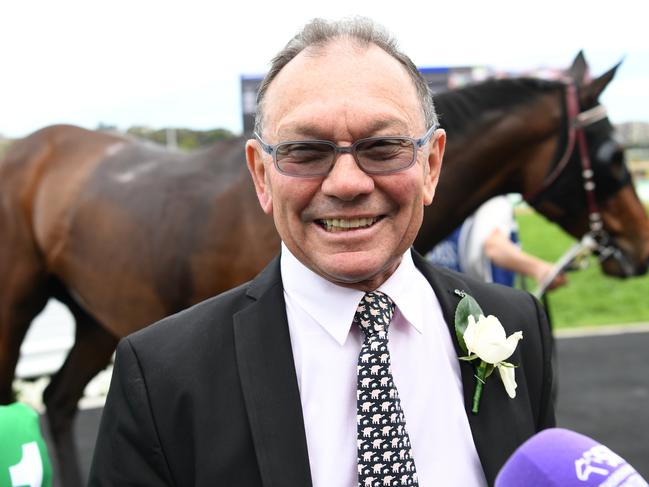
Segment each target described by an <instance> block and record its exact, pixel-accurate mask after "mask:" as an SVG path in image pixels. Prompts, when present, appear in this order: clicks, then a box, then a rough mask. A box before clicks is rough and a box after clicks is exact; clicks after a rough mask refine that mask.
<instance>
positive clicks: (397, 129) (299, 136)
mask: <svg viewBox="0 0 649 487" xmlns="http://www.w3.org/2000/svg"><path fill="white" fill-rule="evenodd" d="M380 132H389V135H409V134H408V133H407V132H408V126H407V124H406V123H405V122H403V121H401V120H395V119H388V120H386V119H383V120H376V121H374V122H372V123H371V124H370V125H368V126H367V127H364V128H363V134H362V135H360V136H359V138H364V137H372V136H373V135H376V134H378V133H380ZM277 135H278V137H279V138H280V140H306V139H314V140H318V139H319V140H329V139H330V137H331V134H330V132H329V131H328V130H327V129H324V128H322V127H321V126H318V125H316V124H310V123H305V124H299V125H294V126H292V127H286V128H285V129H280V130H279V131H278V133H277Z"/></svg>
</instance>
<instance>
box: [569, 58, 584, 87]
mask: <svg viewBox="0 0 649 487" xmlns="http://www.w3.org/2000/svg"><path fill="white" fill-rule="evenodd" d="M567 74H568V76H570V78H571V79H572V80H573V81H574V82H575V83H577V86H581V85H582V84H583V83H584V82H585V81H586V76H587V75H588V63H587V62H586V56H584V51H583V50H581V51H579V52H578V53H577V56H576V57H575V60H574V61H573V62H572V66H570V68H568V72H567Z"/></svg>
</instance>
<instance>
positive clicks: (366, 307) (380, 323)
mask: <svg viewBox="0 0 649 487" xmlns="http://www.w3.org/2000/svg"><path fill="white" fill-rule="evenodd" d="M394 308H395V305H394V302H393V301H392V300H391V299H390V298H389V297H388V295H387V294H383V293H382V292H381V291H372V292H369V293H366V294H365V296H363V298H362V299H361V302H360V303H358V308H356V314H355V315H354V323H356V324H357V325H358V326H359V327H360V329H361V330H363V333H365V335H366V336H368V337H371V336H374V335H378V336H379V338H385V337H386V336H387V335H386V334H387V332H388V326H389V325H390V321H391V320H392V315H393V314H394Z"/></svg>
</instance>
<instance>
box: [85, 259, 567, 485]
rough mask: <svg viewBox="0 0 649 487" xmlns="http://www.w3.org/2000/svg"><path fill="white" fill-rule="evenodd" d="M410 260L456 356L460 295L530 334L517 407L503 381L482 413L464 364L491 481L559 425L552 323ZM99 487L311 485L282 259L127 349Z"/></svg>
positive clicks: (98, 450)
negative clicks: (531, 441) (518, 452)
mask: <svg viewBox="0 0 649 487" xmlns="http://www.w3.org/2000/svg"><path fill="white" fill-rule="evenodd" d="M413 257H414V260H415V264H416V265H417V267H418V268H419V269H420V271H421V272H422V273H423V274H424V275H425V276H426V278H427V279H428V280H429V281H430V283H431V285H432V287H433V289H434V290H435V293H436V295H437V297H438V299H439V301H440V304H441V307H442V310H443V313H444V317H445V319H446V322H447V323H448V326H449V328H450V329H451V335H452V336H453V337H454V341H455V343H456V349H457V353H458V356H460V355H463V353H462V352H461V350H460V349H459V348H458V346H457V341H456V339H455V333H454V331H453V323H454V313H455V308H456V306H457V303H458V301H459V299H460V297H459V296H458V295H457V293H455V292H454V291H455V290H456V289H459V290H464V291H466V292H467V293H469V294H470V295H472V296H473V297H474V298H475V299H476V300H477V301H478V303H479V304H480V306H481V307H482V309H483V311H484V312H485V314H493V315H496V316H497V317H498V318H500V320H501V322H502V323H503V326H504V327H505V329H506V330H507V334H508V335H509V334H510V333H512V332H514V331H516V330H523V336H524V339H523V340H522V341H521V342H519V346H518V348H517V350H516V352H515V353H514V355H513V356H512V357H511V359H510V361H511V362H512V363H515V364H518V365H519V368H518V369H516V380H517V382H518V389H517V396H516V398H515V399H510V398H509V397H508V396H507V395H506V393H505V389H504V387H503V386H502V384H501V383H500V380H499V379H498V378H496V377H495V376H494V377H492V378H490V379H489V380H488V381H487V384H486V386H485V388H484V392H483V396H482V401H481V406H480V412H479V414H477V415H473V414H472V413H471V412H470V409H471V400H472V395H473V390H474V386H475V378H474V376H473V374H474V372H473V366H472V364H469V363H466V362H461V364H460V368H461V373H462V381H463V383H464V399H465V408H466V410H467V415H468V417H469V423H470V426H471V431H472V433H473V439H474V442H475V445H476V448H477V451H478V455H479V457H480V461H481V463H482V466H483V468H484V471H485V474H486V477H487V480H488V482H489V483H490V484H492V483H493V481H494V478H495V476H496V474H497V472H498V470H499V468H500V467H501V466H502V465H503V463H504V462H505V461H506V460H507V458H508V456H509V455H510V454H511V453H512V452H513V451H514V450H515V449H516V448H517V447H518V446H519V445H520V444H521V443H522V442H524V441H525V440H526V439H527V438H528V437H530V436H532V435H533V434H534V433H535V432H537V431H539V430H541V429H543V428H547V427H551V426H554V410H553V407H552V402H551V392H550V391H551V382H552V372H551V365H550V357H551V334H550V329H549V327H548V323H547V320H546V318H545V315H544V313H543V312H542V310H541V309H540V307H539V304H538V302H537V301H536V300H535V299H534V298H532V297H531V296H530V295H529V294H527V293H523V292H520V291H516V290H512V289H510V288H505V287H502V286H497V285H486V284H484V283H481V282H477V281H475V280H471V279H469V278H467V277H465V276H462V275H460V274H457V273H453V272H450V271H447V270H443V269H439V268H434V267H432V266H430V265H429V264H428V263H427V262H425V261H424V259H423V258H422V257H421V256H419V255H417V254H416V253H415V252H413ZM422 373H429V374H434V373H435V371H434V370H431V371H426V372H422ZM332 427H335V425H332ZM418 461H419V462H422V461H425V460H419V459H418ZM90 485H93V486H95V485H105V486H127V485H138V486H158V485H174V486H194V485H196V486H210V487H212V486H223V487H238V486H242V487H243V486H246V487H247V486H251V487H252V486H265V487H270V486H287V487H301V486H308V485H311V474H310V470H309V460H308V452H307V444H306V438H305V433H304V423H303V419H302V409H301V404H300V397H299V391H298V385H297V378H296V375H295V367H294V364H293V353H292V351H291V342H290V338H289V330H288V322H287V318H286V311H285V305H284V295H283V289H282V281H281V276H280V270H279V259H278V258H276V259H275V260H274V261H273V262H272V263H271V264H270V265H269V266H268V267H267V268H266V269H265V270H264V271H263V272H262V273H261V274H260V275H259V276H258V277H257V278H255V279H254V280H253V281H251V282H249V283H247V284H244V285H243V286H240V287H238V288H236V289H234V290H231V291H229V292H226V293H224V294H221V295H219V296H217V297H214V298H211V299H208V300H207V301H204V302H202V303H200V304H197V305H196V306H194V307H192V308H190V309H187V310H185V311H182V312H180V313H178V314H176V315H173V316H170V317H168V318H165V319H164V320H162V321H160V322H158V323H157V324H155V325H152V326H149V327H147V328H145V329H143V330H140V331H139V332H137V333H135V334H133V335H131V336H129V337H127V338H125V339H123V340H122V341H121V342H120V344H119V346H118V348H117V357H116V361H115V368H114V372H113V379H112V383H111V386H110V392H109V395H108V399H107V401H106V405H105V408H104V412H103V417H102V420H101V425H100V429H99V436H98V440H97V444H96V447H95V452H94V458H93V463H92V468H91V473H90ZM332 487H337V486H332Z"/></svg>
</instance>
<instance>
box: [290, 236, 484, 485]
mask: <svg viewBox="0 0 649 487" xmlns="http://www.w3.org/2000/svg"><path fill="white" fill-rule="evenodd" d="M281 272H282V280H283V283H284V298H285V300H286V312H287V315H288V325H289V330H290V335H291V346H292V348H293V356H294V360H295V370H296V373H297V380H298V385H299V389H300V399H301V402H302V411H303V415H304V424H305V430H306V440H307V446H308V452H309V463H310V467H311V475H312V479H313V485H314V487H347V486H349V487H352V486H354V487H355V486H357V485H358V480H357V466H356V465H357V463H356V462H357V460H356V456H357V452H356V365H357V361H358V354H359V352H360V349H361V344H362V342H363V340H362V337H361V334H362V332H361V331H360V330H359V329H358V328H357V327H352V320H353V317H354V313H355V312H356V308H357V306H358V303H359V302H360V300H361V298H362V297H363V294H364V293H363V292H362V291H357V290H354V289H349V288H345V287H341V286H338V285H335V284H333V283H331V282H329V281H327V280H326V279H324V278H322V277H320V276H319V275H317V274H315V273H314V272H313V271H311V270H310V269H308V268H307V267H305V266H304V265H303V264H302V263H301V262H299V261H298V260H297V259H296V258H295V257H294V256H293V255H292V254H291V253H290V251H289V250H288V249H287V248H286V246H285V245H284V244H282V255H281ZM378 290H379V291H382V292H384V293H385V294H387V295H388V296H390V298H391V299H392V300H393V301H394V303H395V304H396V306H397V308H396V310H395V313H394V316H393V319H392V322H391V324H390V328H389V331H388V340H389V350H390V356H391V364H392V374H393V377H394V381H395V384H396V387H397V390H398V392H399V397H400V399H401V405H402V408H403V411H404V414H405V418H406V428H407V430H408V435H409V436H410V442H411V444H412V454H413V457H414V459H415V465H416V468H417V475H418V477H419V485H420V486H421V487H432V486H437V485H445V486H471V487H473V486H476V487H480V486H485V485H486V481H485V478H484V473H483V471H482V466H481V465H480V460H479V458H478V454H477V452H476V449H475V445H474V443H473V437H472V435H471V429H470V427H469V421H468V418H467V416H466V413H465V410H464V405H463V393H462V382H461V379H460V368H459V363H458V358H457V354H456V352H455V349H454V347H453V342H452V340H451V336H450V332H449V329H448V327H447V325H446V323H445V322H444V318H443V316H442V311H441V308H440V305H439V301H438V300H437V297H436V296H435V293H434V292H433V289H432V288H431V286H430V284H429V283H428V281H427V280H426V278H425V277H424V276H423V275H422V274H421V273H420V272H419V271H418V270H417V268H416V267H415V265H414V262H413V261H412V256H411V253H410V251H408V252H406V253H405V254H404V256H403V259H402V262H401V264H400V265H399V267H398V268H397V270H396V271H395V272H394V274H393V275H392V276H390V278H389V279H388V280H387V281H386V282H384V283H383V284H382V285H381V286H380V287H379V288H378Z"/></svg>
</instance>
